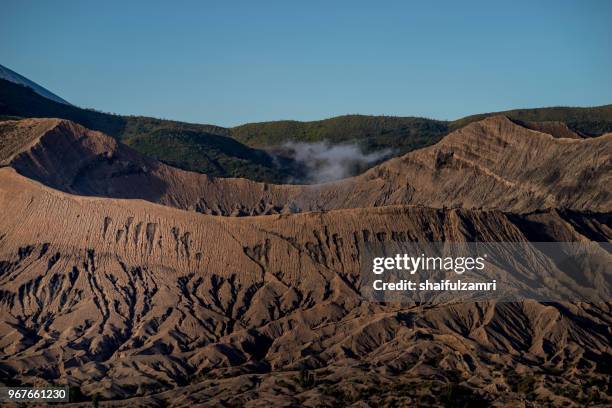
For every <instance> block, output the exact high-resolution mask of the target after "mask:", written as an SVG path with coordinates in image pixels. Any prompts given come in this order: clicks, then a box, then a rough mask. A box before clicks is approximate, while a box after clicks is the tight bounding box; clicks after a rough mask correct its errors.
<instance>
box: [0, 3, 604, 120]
mask: <svg viewBox="0 0 612 408" xmlns="http://www.w3.org/2000/svg"><path fill="white" fill-rule="evenodd" d="M610 21H612V2H610V1H597V0H593V1H512V2H507V1H506V2H501V1H500V2H495V1H465V2H464V1H420V2H416V1H384V2H380V1H367V2H366V1H357V0H353V1H329V0H328V1H317V0H309V1H302V2H297V1H233V2H220V1H219V2H212V1H210V2H208V1H197V2H196V1H193V2H189V1H180V2H155V1H147V2H144V1H143V2H137V1H117V2H115V1H104V2H93V1H91V2H89V1H87V2H86V1H6V0H3V1H2V14H0V38H2V40H1V41H0V64H2V65H5V66H7V67H8V68H11V69H13V70H15V71H17V72H18V73H20V74H22V75H24V76H26V77H28V78H30V79H31V80H33V81H35V82H37V83H39V84H41V85H42V86H45V87H47V88H48V89H49V90H51V91H52V92H54V93H56V94H58V95H59V96H61V97H63V98H64V99H67V100H68V101H70V102H72V103H74V104H76V105H79V106H83V107H93V108H97V109H100V110H104V111H108V112H116V113H121V114H138V115H148V116H155V117H163V118H169V119H177V120H184V121H190V122H200V123H214V124H218V125H224V126H231V125H237V124H240V123H245V122H254V121H267V120H279V119H298V120H314V119H323V118H326V117H331V116H336V115H341V114H347V113H362V114H386V115H400V116H426V117H433V118H439V119H455V118H459V117H462V116H465V115H468V114H473V113H480V112H488V111H497V110H504V109H511V108H518V107H540V106H553V105H571V106H594V105H602V104H608V103H612V24H610Z"/></svg>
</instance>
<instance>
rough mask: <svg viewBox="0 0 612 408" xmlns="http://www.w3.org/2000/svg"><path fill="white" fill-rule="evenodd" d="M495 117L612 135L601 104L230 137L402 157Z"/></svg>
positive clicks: (609, 108)
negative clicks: (352, 147) (355, 147)
mask: <svg viewBox="0 0 612 408" xmlns="http://www.w3.org/2000/svg"><path fill="white" fill-rule="evenodd" d="M496 115H503V116H506V117H508V118H510V119H512V120H514V121H517V122H521V123H523V124H527V122H529V123H531V124H532V126H535V127H544V128H549V129H550V128H552V127H556V128H560V127H562V126H563V124H562V123H565V124H566V125H567V127H568V131H569V132H576V133H579V134H581V135H584V136H599V135H602V134H604V133H609V132H612V105H605V106H599V107H594V108H568V107H559V108H536V109H517V110H511V111H504V112H493V113H483V114H479V115H473V116H468V117H465V118H462V119H458V120H455V121H450V122H449V121H441V120H434V119H426V118H416V117H395V116H367V115H346V116H338V117H335V118H330V119H324V120H318V121H312V122H299V121H277V122H262V123H249V124H245V125H242V126H238V127H235V128H232V129H231V130H230V134H231V136H232V137H235V138H236V139H238V140H240V141H241V142H243V143H246V144H248V145H249V146H254V147H278V146H281V145H283V143H285V142H287V141H289V140H292V141H301V142H317V141H321V140H328V141H330V142H332V143H342V142H346V141H358V142H360V144H361V146H362V147H363V148H364V150H365V151H366V152H370V151H374V150H378V149H381V148H385V147H391V148H395V149H396V152H397V153H396V154H397V155H401V154H404V153H407V152H409V151H412V150H415V149H418V148H421V147H425V146H427V145H431V144H433V143H436V142H437V141H438V140H440V139H441V138H442V137H443V136H444V135H446V134H448V133H449V132H451V131H453V130H457V129H460V128H462V127H464V126H466V125H468V124H470V123H472V122H477V121H479V120H482V119H485V118H487V117H490V116H496ZM540 122H546V123H544V124H541V123H540ZM547 122H557V123H555V124H548V123H547ZM559 122H562V123H559Z"/></svg>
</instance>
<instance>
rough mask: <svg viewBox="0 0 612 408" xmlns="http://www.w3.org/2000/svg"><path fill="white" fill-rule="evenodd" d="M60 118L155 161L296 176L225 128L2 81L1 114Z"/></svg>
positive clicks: (212, 170) (256, 176)
mask: <svg viewBox="0 0 612 408" xmlns="http://www.w3.org/2000/svg"><path fill="white" fill-rule="evenodd" d="M1 115H4V116H8V117H9V118H10V117H40V118H62V119H68V120H71V121H73V122H76V123H79V124H81V125H83V126H85V127H87V128H89V129H93V130H98V131H101V132H104V133H106V134H107V135H110V136H113V137H114V138H116V139H117V140H120V141H122V142H123V143H125V144H127V145H131V146H133V147H134V148H135V149H137V150H138V151H140V152H142V153H143V154H146V155H148V156H150V157H152V158H155V159H157V160H160V161H162V162H167V163H170V164H172V165H173V166H176V167H180V168H183V169H186V170H191V171H197V172H200V173H206V174H209V175H212V176H219V177H229V176H231V177H245V178H250V179H253V180H263V181H271V182H282V181H283V180H284V178H285V177H286V173H290V174H293V172H294V170H293V169H292V168H291V167H290V166H291V163H290V162H289V161H281V162H279V161H278V160H275V158H273V157H272V156H270V155H269V154H268V153H266V152H264V151H262V150H258V149H254V148H250V147H248V146H244V145H243V144H241V143H240V142H238V141H236V140H235V139H232V138H230V137H228V136H226V134H227V131H226V130H225V129H223V128H220V127H216V126H210V125H196V124H189V123H182V122H174V121H169V120H163V119H154V118H146V117H136V116H119V115H113V114H108V113H103V112H97V111H94V110H90V109H82V108H78V107H76V106H72V105H64V104H61V103H57V102H54V101H51V100H49V99H46V98H43V97H41V96H40V95H38V94H37V93H35V92H34V91H32V90H31V89H29V88H26V87H24V86H21V85H17V84H14V83H12V82H9V81H5V80H1V79H0V116H1Z"/></svg>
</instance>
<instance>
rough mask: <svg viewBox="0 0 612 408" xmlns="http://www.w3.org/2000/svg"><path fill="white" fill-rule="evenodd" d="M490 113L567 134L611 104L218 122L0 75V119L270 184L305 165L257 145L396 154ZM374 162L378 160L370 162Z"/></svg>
mask: <svg viewBox="0 0 612 408" xmlns="http://www.w3.org/2000/svg"><path fill="white" fill-rule="evenodd" d="M496 114H503V115H505V116H507V117H509V118H510V119H512V120H514V121H516V122H517V123H521V124H523V125H525V126H526V127H529V128H532V129H544V131H546V132H547V133H553V134H556V135H563V136H564V137H567V136H568V135H570V134H573V133H575V134H576V135H579V136H597V135H601V134H603V133H608V132H612V105H606V106H600V107H594V108H563V107H559V108H537V109H519V110H512V111H507V112H501V113H485V114H480V115H474V116H469V117H466V118H463V119H459V120H456V121H452V122H447V121H439V120H433V119H425V118H416V117H392V116H365V115H347V116H339V117H336V118H331V119H325V120H320V121H313V122H298V121H277V122H264V123H252V124H246V125H242V126H237V127H234V128H223V127H220V126H213V125H200V124H191V123H184V122H177V121H170V120H163V119H155V118H148V117H137V116H120V115H114V114H108V113H103V112H98V111H94V110H90V109H82V108H78V107H75V106H72V105H65V104H62V103H57V102H54V101H52V100H50V99H47V98H43V97H41V96H40V95H39V94H37V93H35V92H34V91H33V90H32V89H30V88H27V87H24V86H19V85H17V84H15V83H12V82H10V81H6V80H2V79H0V118H1V117H2V116H4V117H5V118H7V117H8V118H12V117H13V118H14V117H24V118H28V117H55V118H62V119H68V120H71V121H73V122H76V123H79V124H81V125H83V126H85V127H87V128H89V129H93V130H99V131H101V132H104V133H106V134H108V135H110V136H113V137H114V138H116V139H117V140H119V141H121V142H123V143H125V144H127V145H129V146H132V147H134V148H135V149H136V150H138V151H139V152H141V153H143V154H146V155H149V156H151V157H153V158H155V159H157V160H160V161H162V162H165V163H169V164H172V165H173V166H176V167H180V168H182V169H185V170H190V171H196V172H199V173H206V174H209V175H212V176H218V177H244V178H248V179H251V180H255V181H263V182H272V183H283V182H287V181H293V182H295V181H300V180H304V178H303V177H302V176H303V172H304V169H303V168H302V167H303V166H302V165H300V164H297V163H296V162H295V161H294V160H293V159H292V156H291V154H292V153H291V152H290V151H289V152H287V151H285V150H281V151H280V156H279V157H273V156H271V155H270V154H269V153H267V152H266V151H264V150H261V149H272V150H275V152H276V153H279V148H282V147H283V146H284V145H285V143H287V142H289V141H294V142H322V141H327V142H329V143H330V144H332V145H333V144H342V143H352V144H355V143H356V144H357V145H358V147H359V148H360V149H361V150H363V152H364V153H366V154H367V153H372V152H378V151H381V150H384V149H390V150H391V151H392V155H393V156H401V155H403V154H405V153H408V152H410V151H413V150H416V149H419V148H422V147H426V146H429V145H432V144H434V143H436V142H438V141H439V140H440V139H441V138H442V137H444V136H445V135H447V134H448V133H450V132H452V131H454V130H457V129H460V128H461V127H463V126H465V125H467V124H469V123H472V122H474V121H478V120H481V119H484V118H486V117H489V116H492V115H496ZM541 122H546V123H541ZM548 122H555V123H554V124H549V123H548ZM565 126H567V129H564V127H565ZM230 137H231V138H233V139H234V140H232V139H231V138H230ZM236 141H238V143H237V142H236ZM243 144H244V145H246V146H244V145H243ZM247 146H248V147H247ZM274 156H278V155H277V154H275V155H274ZM374 164H376V162H374V163H371V164H369V165H370V166H371V165H374Z"/></svg>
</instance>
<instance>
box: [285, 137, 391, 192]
mask: <svg viewBox="0 0 612 408" xmlns="http://www.w3.org/2000/svg"><path fill="white" fill-rule="evenodd" d="M283 150H285V151H286V152H287V153H288V155H289V156H290V157H292V158H293V159H294V160H295V161H296V162H297V163H298V164H299V165H301V166H302V167H303V168H304V169H305V170H306V177H305V180H298V181H300V182H305V183H309V184H318V183H325V182H328V181H333V180H339V179H342V178H346V177H350V176H354V175H355V174H358V173H359V172H361V171H364V170H365V169H367V168H368V167H370V165H372V164H373V163H376V162H378V161H380V160H382V159H384V158H386V157H389V156H390V155H391V154H392V153H393V151H392V150H391V149H384V150H379V151H377V152H372V153H363V151H362V150H361V148H360V147H359V145H358V144H357V143H343V144H336V145H332V144H331V143H329V142H328V141H326V140H325V141H322V142H314V143H306V142H286V143H285V144H284V145H283Z"/></svg>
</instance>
